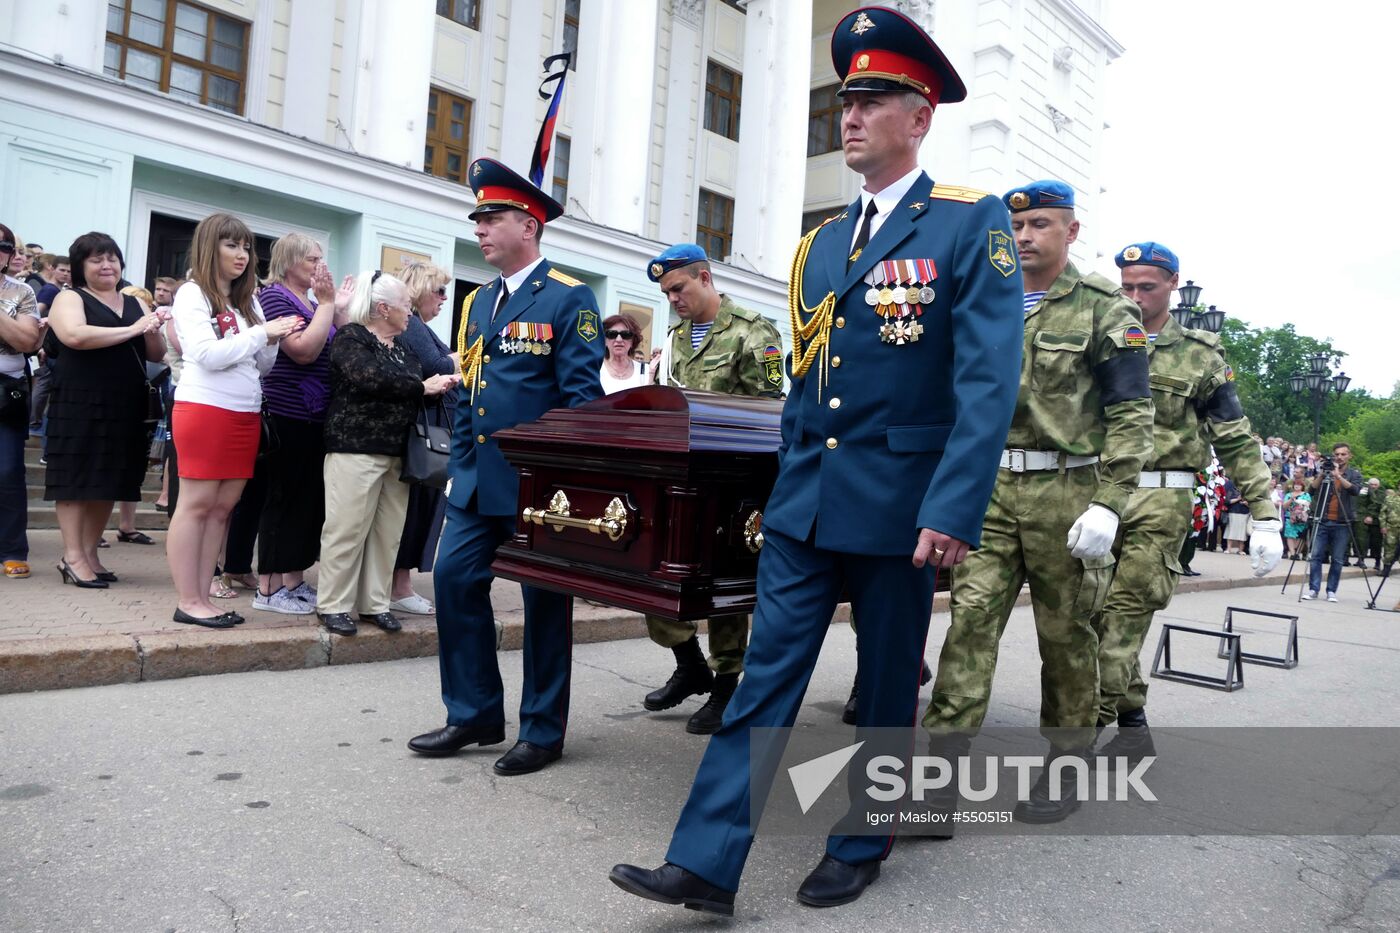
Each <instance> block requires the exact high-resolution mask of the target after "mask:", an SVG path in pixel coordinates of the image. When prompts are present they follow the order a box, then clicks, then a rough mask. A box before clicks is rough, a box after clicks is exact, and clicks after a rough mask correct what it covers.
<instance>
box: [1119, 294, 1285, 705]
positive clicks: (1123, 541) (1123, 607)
mask: <svg viewBox="0 0 1400 933" xmlns="http://www.w3.org/2000/svg"><path fill="white" fill-rule="evenodd" d="M1219 347H1220V338H1219V337H1217V336H1216V335H1215V334H1212V333H1208V332H1206V331H1201V330H1191V329H1188V328H1183V327H1182V326H1181V325H1180V324H1178V323H1177V322H1176V321H1175V320H1173V319H1172V318H1170V317H1168V318H1167V321H1166V323H1165V324H1164V325H1163V326H1162V330H1161V333H1159V334H1158V335H1157V339H1156V341H1155V342H1153V343H1152V345H1151V347H1150V349H1149V351H1148V352H1149V356H1148V367H1149V377H1148V381H1149V383H1150V384H1151V386H1152V401H1153V404H1154V406H1155V408H1156V414H1155V415H1154V422H1153V430H1152V441H1153V444H1152V456H1151V459H1149V460H1148V462H1147V465H1146V469H1148V470H1170V471H1181V472H1186V473H1191V474H1195V473H1196V472H1197V471H1199V470H1201V469H1204V468H1205V466H1206V465H1207V464H1208V463H1209V462H1210V451H1211V447H1212V446H1213V447H1214V448H1215V455H1216V457H1217V458H1218V459H1219V460H1220V462H1221V463H1222V464H1224V465H1225V468H1226V469H1227V470H1229V473H1230V477H1231V479H1232V480H1234V483H1235V485H1236V486H1237V487H1239V490H1240V495H1241V496H1243V497H1244V500H1245V501H1246V502H1248V503H1249V507H1250V512H1251V514H1252V515H1253V516H1254V518H1255V519H1258V520H1265V519H1277V518H1278V514H1277V512H1276V511H1275V509H1274V506H1273V503H1272V502H1270V500H1269V469H1268V467H1266V466H1265V465H1264V459H1263V457H1262V456H1261V454H1260V450H1259V445H1258V443H1256V442H1255V440H1254V438H1253V437H1252V436H1251V435H1250V426H1249V419H1247V418H1245V416H1244V411H1243V410H1242V409H1241V408H1240V402H1239V396H1238V395H1237V394H1236V393H1235V384H1234V381H1233V380H1234V372H1233V371H1232V370H1231V369H1230V367H1229V366H1227V365H1226V363H1225V358H1224V357H1223V356H1222V355H1221V352H1220V349H1219ZM1194 486H1195V481H1194V479H1193V480H1192V488H1186V489H1169V488H1146V487H1144V488H1141V489H1139V490H1138V491H1137V492H1136V493H1134V494H1133V497H1132V498H1131V499H1130V500H1128V509H1127V511H1126V512H1124V513H1123V521H1122V523H1121V524H1120V525H1119V528H1118V542H1117V545H1116V546H1115V548H1114V553H1115V554H1116V555H1117V558H1118V561H1117V565H1116V568H1115V572H1114V576H1113V582H1112V583H1111V584H1110V586H1109V589H1108V598H1107V599H1106V600H1105V601H1104V606H1103V612H1102V613H1101V614H1100V615H1098V616H1097V617H1096V618H1095V620H1094V628H1095V631H1096V632H1097V634H1098V638H1099V714H1098V715H1099V724H1100V725H1110V724H1112V723H1113V722H1114V721H1116V720H1117V718H1118V715H1119V714H1120V713H1124V712H1127V711H1130V710H1139V709H1142V707H1143V706H1144V705H1145V704H1146V702H1147V685H1146V684H1145V683H1143V680H1142V673H1141V671H1140V670H1139V668H1138V655H1139V654H1140V653H1141V651H1142V641H1143V638H1144V637H1146V635H1147V629H1148V627H1149V626H1150V625H1151V624H1152V616H1153V614H1154V613H1155V612H1157V611H1158V610H1160V609H1165V608H1166V606H1167V604H1168V603H1169V602H1171V598H1172V594H1173V593H1174V592H1175V591H1176V584H1177V580H1178V578H1179V577H1180V576H1181V564H1180V563H1179V562H1178V555H1179V554H1180V553H1181V545H1182V542H1183V541H1184V540H1185V539H1186V534H1187V532H1188V531H1189V529H1190V527H1191V500H1192V497H1193V495H1194V494H1195V492H1194Z"/></svg>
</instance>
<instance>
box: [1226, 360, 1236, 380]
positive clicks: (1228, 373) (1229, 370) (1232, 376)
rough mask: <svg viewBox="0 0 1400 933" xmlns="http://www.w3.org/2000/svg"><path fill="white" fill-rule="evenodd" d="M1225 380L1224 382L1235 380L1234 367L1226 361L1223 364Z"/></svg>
mask: <svg viewBox="0 0 1400 933" xmlns="http://www.w3.org/2000/svg"><path fill="white" fill-rule="evenodd" d="M1225 381H1226V382H1234V381H1235V367H1233V366H1231V365H1230V364H1229V363H1226V364H1225Z"/></svg>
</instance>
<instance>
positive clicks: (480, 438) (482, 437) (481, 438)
mask: <svg viewBox="0 0 1400 933" xmlns="http://www.w3.org/2000/svg"><path fill="white" fill-rule="evenodd" d="M476 442H477V443H478V444H484V443H486V435H485V434H478V435H477V436H476Z"/></svg>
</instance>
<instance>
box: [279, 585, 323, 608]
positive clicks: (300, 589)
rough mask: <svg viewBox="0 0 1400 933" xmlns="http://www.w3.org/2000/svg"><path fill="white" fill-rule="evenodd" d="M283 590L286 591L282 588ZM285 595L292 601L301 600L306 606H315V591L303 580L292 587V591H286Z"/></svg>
mask: <svg viewBox="0 0 1400 933" xmlns="http://www.w3.org/2000/svg"><path fill="white" fill-rule="evenodd" d="M283 589H286V588H285V587H283ZM287 595H288V596H290V597H292V598H293V599H299V600H301V601H302V602H304V603H306V604H307V605H308V606H315V605H316V590H315V588H314V587H312V586H311V585H310V584H309V583H307V582H306V581H305V580H302V581H301V582H300V583H298V584H297V585H296V586H295V587H293V588H292V589H290V590H287Z"/></svg>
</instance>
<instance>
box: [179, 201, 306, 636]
mask: <svg viewBox="0 0 1400 933" xmlns="http://www.w3.org/2000/svg"><path fill="white" fill-rule="evenodd" d="M252 251H253V234H252V231H250V230H249V229H248V227H247V226H246V225H245V224H244V223H243V222H242V221H241V220H239V219H238V218H237V217H233V216H231V215H229V214H213V215H211V216H209V217H206V218H204V220H202V221H200V223H199V226H198V227H196V228H195V231H194V241H193V243H192V244H191V246H190V266H191V269H192V274H191V277H190V280H189V281H188V282H186V283H185V284H184V285H182V286H180V290H179V291H177V292H176V293H175V304H174V308H173V314H174V319H175V331H176V333H177V334H178V336H179V339H180V348H181V352H182V354H183V357H184V368H183V370H182V372H181V374H180V384H179V386H177V387H176V389H175V405H174V410H173V411H172V413H171V430H172V434H173V436H174V441H175V447H176V449H177V450H178V451H179V471H180V507H179V508H178V509H176V510H175V513H174V515H173V516H172V517H171V520H170V533H169V535H168V536H167V539H166V557H167V560H168V561H169V563H170V575H171V577H172V578H173V579H174V581H175V590H176V593H177V597H178V603H177V605H176V608H175V621H176V622H183V623H186V624H190V625H203V626H205V627H208V628H228V627H229V626H232V625H236V624H237V623H239V622H242V621H243V617H242V616H240V615H239V614H238V613H236V612H227V613H225V612H221V611H220V610H218V609H216V608H214V605H213V604H212V603H211V602H210V601H209V579H210V577H211V576H212V575H213V573H214V565H215V563H216V562H217V561H218V557H219V551H220V549H221V548H222V547H223V542H224V535H225V533H226V532H227V529H228V517H229V513H230V512H231V511H232V510H233V507H234V506H235V505H237V504H238V497H239V496H240V495H241V494H242V492H243V486H244V484H245V483H247V481H248V480H249V479H250V478H251V477H252V475H253V461H254V460H255V459H256V458H257V453H258V442H259V439H260V437H261V421H262V419H261V414H260V412H261V409H262V385H261V378H262V374H263V373H265V372H267V370H268V369H270V368H271V367H272V363H273V361H274V360H275V359H276V358H277V344H278V342H279V341H280V340H281V339H282V338H283V337H286V336H287V335H288V334H290V333H292V332H293V331H295V330H297V329H299V328H300V327H301V326H302V323H303V322H302V320H301V318H299V317H284V318H278V319H277V320H275V321H270V322H267V323H264V322H263V320H262V315H261V314H260V313H259V312H258V308H257V302H256V300H255V299H254V297H253V292H254V289H255V288H256V287H257V269H256V267H255V263H254V261H253V255H252Z"/></svg>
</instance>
